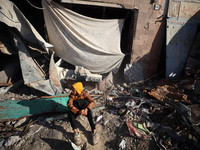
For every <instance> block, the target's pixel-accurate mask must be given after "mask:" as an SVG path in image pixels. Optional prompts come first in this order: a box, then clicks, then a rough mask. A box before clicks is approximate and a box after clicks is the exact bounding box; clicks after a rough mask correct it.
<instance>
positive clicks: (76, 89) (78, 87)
mask: <svg viewBox="0 0 200 150" xmlns="http://www.w3.org/2000/svg"><path fill="white" fill-rule="evenodd" d="M82 91H83V84H82V83H81V82H76V83H74V84H73V85H72V94H74V95H76V94H79V95H80V94H81V92H82Z"/></svg>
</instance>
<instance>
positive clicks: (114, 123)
mask: <svg viewBox="0 0 200 150" xmlns="http://www.w3.org/2000/svg"><path fill="white" fill-rule="evenodd" d="M160 83H162V84H160ZM149 85H150V86H149ZM152 85H155V86H152ZM166 87H167V88H166ZM172 89H173V90H172ZM175 89H176V90H175ZM85 90H86V91H87V92H88V93H90V95H91V96H92V97H93V98H94V100H95V101H96V107H95V108H94V109H93V110H92V111H93V115H94V118H95V122H96V125H97V129H99V130H100V133H99V136H100V137H99V140H101V143H100V144H102V145H104V146H105V147H102V149H121V150H127V149H190V150H193V149H199V148H200V144H199V143H200V142H199V141H200V129H199V125H200V109H199V108H200V99H199V97H200V96H199V95H194V93H193V92H192V91H187V92H191V93H190V94H188V93H187V92H186V90H185V91H183V89H180V88H179V86H177V83H172V82H171V83H165V84H164V81H163V80H161V81H160V82H158V83H156V84H155V83H153V81H152V82H149V84H144V83H143V84H138V85H137V84H129V85H127V84H126V83H124V84H123V85H112V86H111V87H110V88H108V89H107V90H105V91H99V90H91V91H89V90H87V89H85ZM66 91H68V92H70V90H69V89H68V90H66ZM178 92H180V93H181V94H180V93H178ZM161 93H162V94H161ZM79 121H80V122H83V124H84V122H85V119H84V118H82V119H80V118H79ZM66 123H67V125H66ZM58 126H65V128H66V130H67V131H68V130H71V127H70V125H69V120H68V115H67V113H64V114H63V113H62V114H54V113H52V114H51V113H49V114H41V115H37V116H32V117H25V118H22V119H18V120H14V121H6V122H0V133H1V138H0V139H1V141H0V143H1V145H0V147H1V149H9V148H10V147H13V146H18V147H19V148H22V147H21V146H22V145H25V140H24V139H26V140H30V139H32V142H34V137H35V136H36V135H37V134H39V135H37V136H39V138H41V137H40V136H41V134H42V133H41V132H42V131H43V130H44V129H43V128H45V127H48V128H53V129H56V130H58ZM88 126H89V124H87V125H86V127H85V128H86V129H88ZM63 132H64V130H63ZM66 136H67V137H68V140H66V141H68V142H71V143H73V138H72V137H71V135H70V134H66ZM85 142H86V143H87V141H85ZM88 143H89V142H88ZM116 143H117V144H116ZM71 145H72V144H71ZM87 148H91V146H89V145H88V144H85V145H84V146H83V147H81V149H87ZM94 148H95V146H94ZM52 149H53V148H52ZM74 149H75V148H74ZM100 149H101V148H100Z"/></svg>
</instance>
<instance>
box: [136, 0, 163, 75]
mask: <svg viewBox="0 0 200 150" xmlns="http://www.w3.org/2000/svg"><path fill="white" fill-rule="evenodd" d="M155 4H160V5H161V6H162V7H161V9H160V10H154V5H155ZM135 7H137V8H138V9H139V16H138V21H137V28H136V37H135V41H134V49H133V63H134V62H137V61H139V62H143V75H144V79H147V78H149V77H151V76H153V75H155V74H156V70H157V64H158V61H159V57H160V50H161V46H162V43H163V39H164V35H165V18H163V17H161V15H162V14H163V13H164V9H165V0H157V3H153V4H150V1H147V0H135ZM159 17H160V18H159ZM157 18H159V19H157Z"/></svg>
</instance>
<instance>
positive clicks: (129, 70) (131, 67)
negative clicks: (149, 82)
mask: <svg viewBox="0 0 200 150" xmlns="http://www.w3.org/2000/svg"><path fill="white" fill-rule="evenodd" d="M142 70H143V64H142V63H140V62H135V63H133V64H126V68H125V69H124V78H125V81H126V82H127V83H138V82H143V80H144V79H143V71H142Z"/></svg>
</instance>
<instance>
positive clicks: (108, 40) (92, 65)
mask: <svg viewBox="0 0 200 150" xmlns="http://www.w3.org/2000/svg"><path fill="white" fill-rule="evenodd" d="M42 6H43V8H45V9H44V11H43V12H44V18H45V24H46V28H47V33H48V37H49V41H50V43H51V44H53V46H54V48H53V50H54V51H55V54H56V55H57V56H58V57H60V58H62V59H63V60H65V61H66V62H68V63H70V64H73V65H74V66H83V67H85V68H87V69H88V70H89V71H90V72H91V73H98V74H103V73H108V72H111V71H113V72H115V73H116V72H117V71H118V69H119V67H120V65H121V63H122V60H123V58H124V54H123V53H122V52H121V48H120V41H121V33H122V27H123V24H124V19H108V20H105V19H95V18H90V17H86V16H83V15H80V14H78V13H75V12H73V11H71V10H69V9H66V8H64V7H63V6H61V5H59V4H57V3H55V2H53V1H52V2H51V3H50V4H48V3H47V2H46V1H45V0H42Z"/></svg>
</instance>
